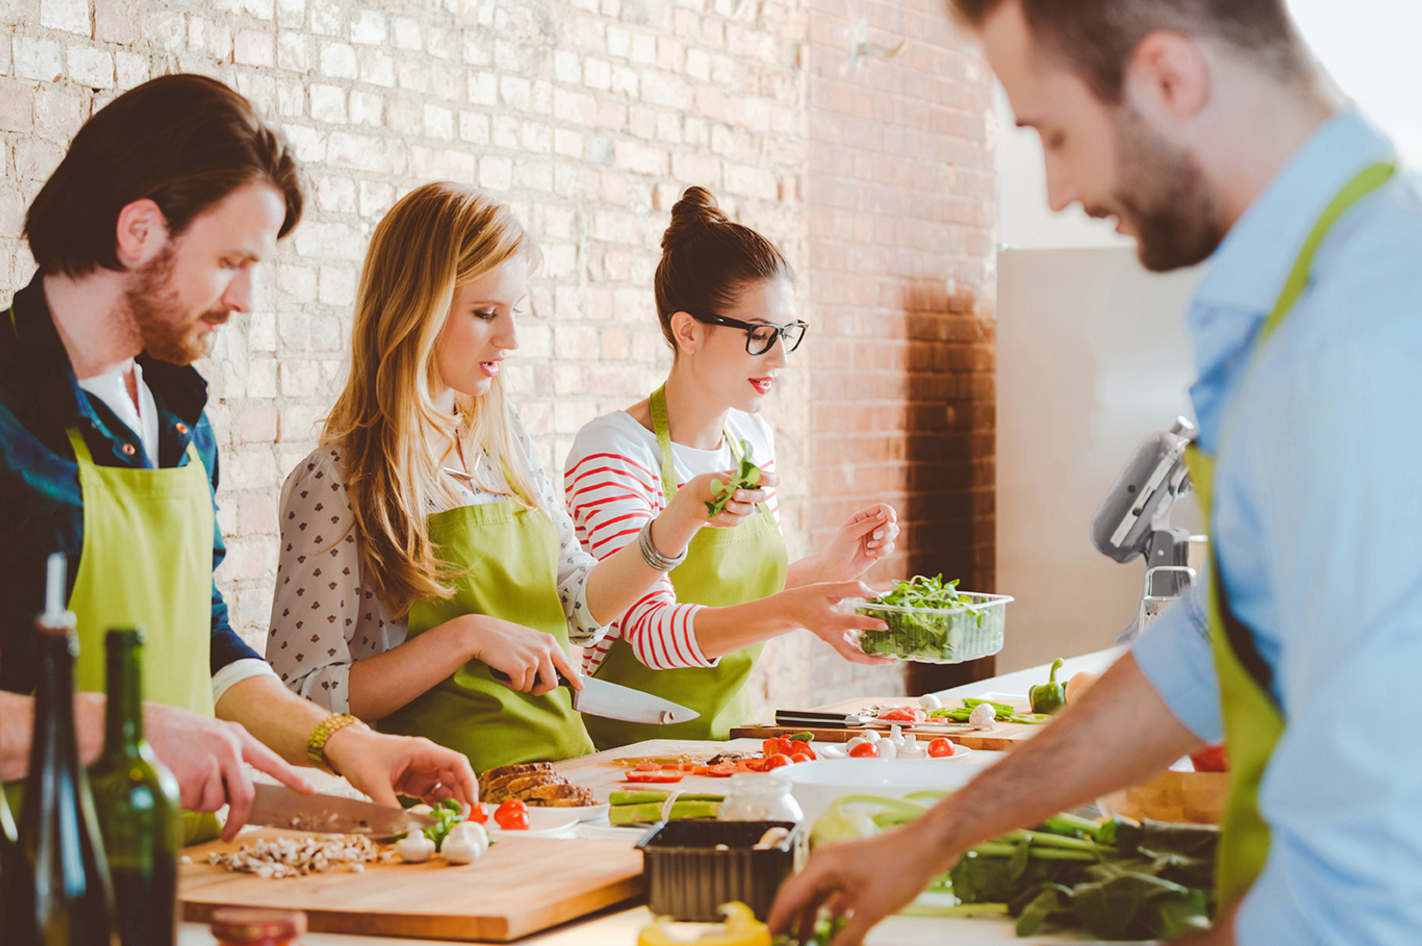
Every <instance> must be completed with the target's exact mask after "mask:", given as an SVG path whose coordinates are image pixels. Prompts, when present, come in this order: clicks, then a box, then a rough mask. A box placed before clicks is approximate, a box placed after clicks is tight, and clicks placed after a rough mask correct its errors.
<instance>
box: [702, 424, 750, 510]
mask: <svg viewBox="0 0 1422 946" xmlns="http://www.w3.org/2000/svg"><path fill="white" fill-rule="evenodd" d="M736 474H737V475H736V481H735V482H734V483H723V482H722V481H721V480H712V482H711V495H712V496H714V497H715V498H714V499H713V500H711V501H710V502H708V503H707V504H706V518H707V519H715V518H716V517H717V516H719V515H720V514H721V513H722V512H723V511H724V510H725V508H726V504H727V503H729V502H730V501H731V497H732V496H734V495H736V490H738V489H755V488H756V486H757V485H758V484H759V483H760V467H758V466H756V465H755V464H754V463H752V462H751V445H750V441H749V440H742V441H741V466H740V469H739V470H737V471H736Z"/></svg>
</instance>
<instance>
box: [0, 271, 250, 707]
mask: <svg viewBox="0 0 1422 946" xmlns="http://www.w3.org/2000/svg"><path fill="white" fill-rule="evenodd" d="M140 361H142V363H143V375H144V379H145V380H146V381H147V383H148V387H149V389H150V390H151V391H152V392H153V399H154V401H155V402H156V405H157V408H158V456H157V457H156V458H149V457H148V456H147V455H146V454H145V452H144V449H143V443H142V442H141V441H140V440H139V438H138V435H137V434H135V433H134V432H133V431H131V430H129V429H128V427H127V426H126V425H125V424H124V423H123V422H122V421H120V420H119V419H118V418H116V417H115V416H114V414H113V412H112V411H110V410H109V408H108V406H107V405H106V404H104V402H103V401H102V400H100V399H99V398H97V397H90V396H89V394H88V393H87V392H85V391H84V390H83V389H82V388H80V387H79V382H78V381H77V380H76V379H75V377H74V370H73V368H72V367H71V366H70V364H69V355H68V353H67V352H66V351H65V348H64V343H63V342H62V341H61V340H60V338H59V333H58V331H57V330H56V329H55V326H54V321H53V319H52V318H51V317H50V314H49V306H48V305H47V304H46V303H45V299H44V290H43V287H42V285H41V283H40V280H39V278H38V277H36V278H35V280H34V281H33V282H31V283H30V284H29V285H28V286H26V287H25V288H24V289H21V290H20V291H19V292H18V293H16V294H15V299H14V303H13V306H12V307H11V308H9V309H0V602H4V603H3V606H0V689H6V690H14V691H18V692H21V693H29V692H32V691H33V690H34V686H35V679H36V675H37V674H38V672H39V670H38V664H37V662H36V648H35V645H36V637H35V630H34V618H35V615H36V614H38V613H39V612H40V611H41V610H42V609H43V607H44V565H45V558H46V557H47V556H48V555H49V554H50V553H51V552H64V553H66V554H68V556H69V572H68V575H69V584H70V587H71V588H72V587H73V584H74V577H75V576H76V575H77V574H78V573H79V556H80V551H81V550H82V549H83V547H84V496H83V492H82V491H81V490H80V488H79V467H78V465H77V464H76V463H75V460H74V450H73V448H72V447H71V446H70V443H69V438H68V435H67V434H66V433H65V430H66V428H68V427H71V426H73V427H77V428H78V429H79V431H80V432H81V433H82V434H83V436H84V440H85V442H86V443H87V444H88V446H89V451H90V452H91V453H92V454H93V456H94V462H95V463H97V464H99V465H100V466H131V467H151V466H154V465H155V461H156V465H157V466H161V467H173V466H182V465H183V464H185V463H186V462H187V449H188V442H189V441H191V442H192V444H193V446H194V447H196V448H197V452H198V456H199V457H200V458H201V459H202V462H203V464H204V465H205V466H206V468H207V472H208V478H209V480H210V481H211V484H212V488H213V490H216V488H217V440H216V438H215V437H214V436H213V432H212V428H211V427H209V426H208V423H207V416H206V414H204V413H203V407H204V406H205V405H206V403H207V384H206V383H205V382H204V381H203V379H202V378H201V376H199V375H198V373H197V372H196V371H194V370H193V369H192V368H189V367H180V366H177V365H170V364H166V363H164V362H161V361H156V360H153V359H149V358H147V357H146V356H140ZM225 553H226V549H225V547H224V546H223V544H222V533H221V531H220V530H217V529H216V528H214V530H213V537H212V567H213V568H216V567H217V566H218V565H219V564H220V563H221V562H222V558H223V556H224V554H225ZM211 633H212V646H211V669H212V672H213V673H214V674H216V673H217V672H218V671H219V670H220V669H222V668H224V667H227V666H228V665H230V664H233V663H235V662H236V661H239V660H252V661H260V660H261V658H260V657H259V656H258V655H257V654H256V653H255V652H254V651H253V650H252V649H251V648H250V647H248V646H247V645H246V644H245V643H243V641H242V638H241V637H239V636H238V635H237V632H236V631H234V630H233V629H232V626H231V624H230V622H229V620H228V614H227V605H226V604H225V603H224V602H223V600H222V594H221V593H220V592H219V591H218V590H217V586H216V585H215V584H214V585H213V588H212V626H211Z"/></svg>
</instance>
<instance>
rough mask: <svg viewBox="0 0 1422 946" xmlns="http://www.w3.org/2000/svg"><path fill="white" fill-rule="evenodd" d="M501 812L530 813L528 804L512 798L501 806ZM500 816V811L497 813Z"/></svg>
mask: <svg viewBox="0 0 1422 946" xmlns="http://www.w3.org/2000/svg"><path fill="white" fill-rule="evenodd" d="M498 810H499V811H528V804H527V803H526V802H524V801H521V800H520V799H517V798H510V799H509V800H508V801H506V802H504V803H503V804H502V805H500V806H499V809H498ZM495 814H496V815H497V814H498V811H496V812H495Z"/></svg>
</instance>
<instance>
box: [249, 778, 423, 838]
mask: <svg viewBox="0 0 1422 946" xmlns="http://www.w3.org/2000/svg"><path fill="white" fill-rule="evenodd" d="M255 788H256V790H257V797H256V798H255V799H254V800H253V801H252V810H251V812H250V813H249V814H248V815H247V824H256V825H265V826H267V827H271V828H286V829H288V830H291V831H318V832H321V833H323V834H364V835H366V836H367V837H370V838H391V837H394V836H395V835H397V834H404V833H405V832H407V831H415V830H420V829H424V828H428V827H429V826H430V825H432V824H434V823H435V819H433V818H431V817H430V816H429V815H417V814H413V813H411V812H408V811H406V810H405V809H403V808H391V807H389V806H388V805H377V804H375V803H374V802H368V801H360V800H358V799H355V798H341V797H340V796H338V795H303V794H301V793H300V792H298V791H295V790H294V789H290V788H287V787H286V786H285V785H267V784H265V783H258V784H257V785H256V786H255Z"/></svg>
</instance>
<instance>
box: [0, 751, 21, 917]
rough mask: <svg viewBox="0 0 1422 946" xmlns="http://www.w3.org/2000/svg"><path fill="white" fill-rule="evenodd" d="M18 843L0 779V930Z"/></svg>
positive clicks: (13, 877) (8, 803)
mask: <svg viewBox="0 0 1422 946" xmlns="http://www.w3.org/2000/svg"><path fill="white" fill-rule="evenodd" d="M18 843H19V838H18V836H17V834H16V831H15V819H14V818H13V817H11V815H10V802H9V800H8V799H7V798H6V797H5V780H4V779H3V778H0V930H3V929H5V894H6V891H7V890H8V889H9V888H8V886H7V883H6V881H7V880H8V881H10V882H13V881H14V879H15V869H14V867H12V866H11V864H10V862H11V861H12V860H14V858H15V857H16V856H17V854H18V849H17V847H16V845H17V844H18Z"/></svg>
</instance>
